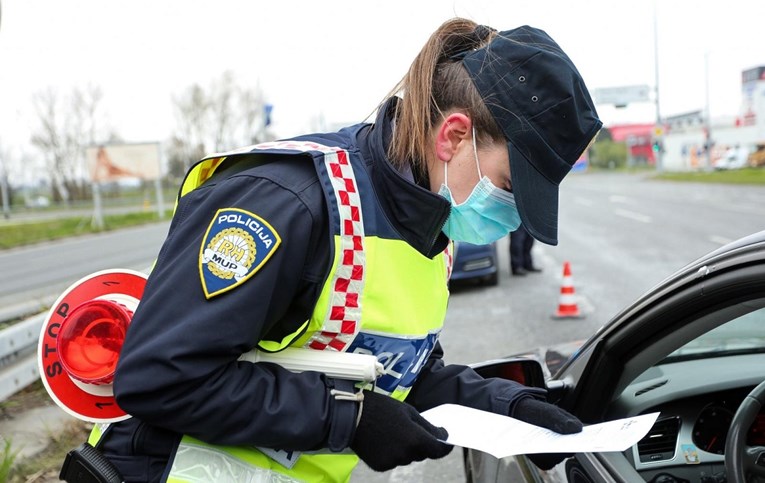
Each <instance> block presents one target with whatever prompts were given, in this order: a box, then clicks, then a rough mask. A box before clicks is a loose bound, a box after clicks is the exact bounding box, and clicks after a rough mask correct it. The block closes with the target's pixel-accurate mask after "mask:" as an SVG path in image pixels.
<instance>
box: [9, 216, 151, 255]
mask: <svg viewBox="0 0 765 483" xmlns="http://www.w3.org/2000/svg"><path fill="white" fill-rule="evenodd" d="M155 221H160V218H159V214H158V213H156V212H134V213H127V214H123V215H108V216H104V228H103V229H98V228H96V227H94V226H93V223H92V220H91V217H89V216H88V217H71V218H59V219H48V220H45V221H40V222H32V223H22V224H18V225H9V226H0V250H2V249H7V248H13V247H19V246H24V245H31V244H34V243H39V242H43V241H52V240H59V239H61V238H67V237H71V236H78V235H87V234H90V233H99V232H102V231H110V230H116V229H119V228H125V227H129V226H135V225H141V224H145V223H152V222H155Z"/></svg>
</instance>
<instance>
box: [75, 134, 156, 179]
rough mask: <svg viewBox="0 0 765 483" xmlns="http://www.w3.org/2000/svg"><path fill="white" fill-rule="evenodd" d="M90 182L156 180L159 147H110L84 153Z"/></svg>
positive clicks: (147, 144) (130, 145)
mask: <svg viewBox="0 0 765 483" xmlns="http://www.w3.org/2000/svg"><path fill="white" fill-rule="evenodd" d="M85 160H86V162H87V165H88V171H89V172H90V178H91V179H92V180H93V181H94V182H97V183H100V182H104V181H116V180H118V179H122V178H139V179H143V180H152V179H159V178H160V169H159V144H158V143H145V144H110V145H102V146H92V147H89V148H87V149H86V150H85Z"/></svg>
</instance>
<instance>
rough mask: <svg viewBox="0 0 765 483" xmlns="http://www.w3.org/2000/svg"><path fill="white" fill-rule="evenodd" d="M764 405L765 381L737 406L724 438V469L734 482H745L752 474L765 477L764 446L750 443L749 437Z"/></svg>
mask: <svg viewBox="0 0 765 483" xmlns="http://www.w3.org/2000/svg"><path fill="white" fill-rule="evenodd" d="M763 406H765V381H764V382H761V383H760V385H759V386H757V387H755V388H754V389H752V392H750V393H749V394H748V395H747V396H746V397H745V398H744V400H743V401H742V402H741V405H740V406H739V407H738V410H737V411H736V414H735V416H733V421H732V422H731V424H730V429H729V430H728V437H727V439H726V441H725V472H726V473H727V474H728V481H729V482H731V483H746V482H747V481H749V480H748V479H747V478H748V477H749V476H754V477H755V478H756V480H759V479H760V478H762V479H765V447H764V446H747V444H746V436H747V433H748V432H749V428H750V427H751V426H752V423H754V420H755V418H756V417H757V414H759V412H760V409H761V408H762V407H763Z"/></svg>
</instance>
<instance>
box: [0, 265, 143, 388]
mask: <svg viewBox="0 0 765 483" xmlns="http://www.w3.org/2000/svg"><path fill="white" fill-rule="evenodd" d="M142 271H143V272H144V273H149V272H150V271H151V266H148V267H146V268H144V269H143V270H142ZM57 297H58V295H53V296H48V297H44V298H42V299H41V300H34V301H27V302H23V303H20V304H18V305H14V306H13V307H1V308H0V325H2V324H3V323H5V322H11V321H14V320H18V319H22V318H23V320H21V321H19V322H16V323H14V324H13V325H10V326H9V327H7V328H5V329H2V330H0V402H3V401H5V400H6V399H8V398H9V397H11V396H13V395H14V394H16V393H17V392H19V391H21V390H22V389H24V388H25V387H27V386H29V385H30V384H32V383H34V382H35V381H37V380H38V379H39V378H40V371H39V369H38V364H37V344H38V343H39V341H40V331H41V330H42V326H43V322H44V321H45V318H46V317H47V315H48V311H49V310H50V307H51V306H52V305H53V304H54V303H55V302H56V299H57ZM30 314H34V315H30Z"/></svg>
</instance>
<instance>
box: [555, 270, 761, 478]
mask: <svg viewBox="0 0 765 483" xmlns="http://www.w3.org/2000/svg"><path fill="white" fill-rule="evenodd" d="M721 265H724V264H719V265H718V266H717V267H712V271H711V272H709V271H700V272H699V274H698V275H696V276H693V275H691V276H689V277H687V278H686V279H685V280H684V281H682V282H681V283H678V284H677V285H676V286H674V287H670V289H669V290H666V291H665V292H664V293H663V295H661V296H660V297H658V298H654V299H652V300H650V301H649V303H646V304H645V305H644V306H638V307H637V308H636V309H634V310H635V312H634V313H633V314H631V315H630V317H628V320H629V323H628V324H627V325H626V327H620V328H619V331H618V332H615V333H614V334H612V335H609V334H607V333H606V334H602V336H601V337H600V340H599V342H598V343H597V344H593V345H591V346H590V348H589V350H590V351H592V352H593V354H591V355H590V357H584V358H582V359H584V362H583V363H582V364H586V366H587V367H586V371H585V370H584V367H583V368H581V369H580V371H581V372H580V373H581V374H582V376H581V378H580V380H579V381H577V383H576V388H575V390H574V391H571V393H569V394H566V395H564V396H563V404H562V405H563V406H564V407H569V408H573V411H574V412H575V414H577V415H578V416H579V417H580V418H581V419H582V420H583V421H586V422H589V423H593V422H600V421H607V420H612V419H618V418H624V417H630V416H635V415H639V414H648V413H654V412H659V413H660V415H659V418H658V420H657V422H656V423H655V425H654V426H653V428H652V429H651V430H650V431H649V433H648V434H647V435H646V436H645V437H644V438H643V439H642V440H641V441H640V442H639V443H638V444H636V445H634V446H633V447H631V448H629V449H628V450H626V451H624V452H623V453H602V454H597V455H594V454H590V455H576V456H577V457H576V458H575V459H572V460H569V462H568V468H567V472H566V473H567V479H568V481H573V482H577V483H589V482H592V481H600V480H598V479H597V478H594V479H593V478H592V475H593V474H608V475H612V474H619V475H621V476H622V477H624V478H625V479H624V481H630V482H632V481H646V482H650V483H672V482H702V483H709V482H723V481H734V482H739V481H741V482H743V481H744V480H743V477H738V478H731V474H730V473H731V471H730V470H731V468H730V467H726V457H725V449H726V437H727V436H728V431H729V429H730V428H731V425H732V421H733V419H734V415H736V412H737V410H738V408H739V405H740V404H741V403H742V401H744V400H745V398H747V395H748V394H749V393H750V391H752V390H753V389H754V388H755V387H757V386H758V385H759V384H760V383H762V382H763V381H765V283H763V280H765V268H764V267H763V266H762V265H760V264H757V263H754V264H750V265H748V266H743V267H742V266H741V265H739V266H738V267H737V268H736V269H735V270H730V271H727V270H725V269H724V268H723V267H722V266H721ZM702 269H704V270H707V269H708V267H702ZM625 328H626V330H625ZM569 373H572V371H571V368H569ZM573 373H574V374H575V373H576V371H573ZM567 398H568V400H566V399H567ZM604 402H605V404H604ZM751 419H752V420H751V424H750V425H748V427H747V428H743V429H742V430H741V431H742V432H743V433H745V435H746V440H745V442H743V443H742V445H743V449H744V450H746V451H743V452H742V454H740V455H737V457H738V458H739V460H737V461H745V460H746V458H749V459H752V458H753V457H754V458H756V457H757V454H756V453H754V452H753V451H748V450H749V449H750V448H757V447H761V448H760V449H762V450H763V452H765V410H762V409H760V411H759V414H753V415H752V418H751ZM753 455H754V456H753ZM761 459H762V461H759V460H758V463H757V465H756V466H754V471H753V472H754V473H755V474H753V475H750V476H752V477H754V478H755V479H753V480H752V479H749V480H747V481H765V478H764V477H763V475H765V455H763V456H762V457H761ZM588 460H589V462H588ZM583 462H584V464H582V463H583ZM591 462H597V463H596V464H594V466H593V467H587V465H589V464H590V463H591ZM747 464H748V465H749V466H748V467H749V468H752V467H753V465H754V461H753V460H752V461H747ZM595 466H600V467H595ZM760 469H762V471H760ZM578 470H582V471H578ZM577 475H579V476H577ZM584 475H587V477H585V476H584ZM756 478H759V480H758V479H756Z"/></svg>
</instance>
